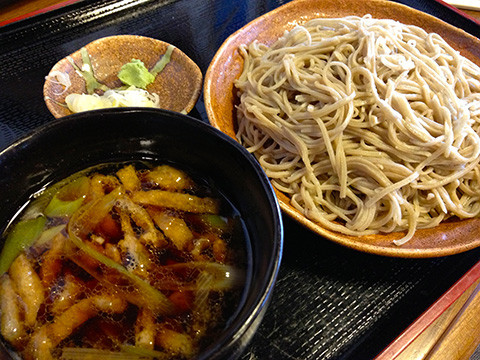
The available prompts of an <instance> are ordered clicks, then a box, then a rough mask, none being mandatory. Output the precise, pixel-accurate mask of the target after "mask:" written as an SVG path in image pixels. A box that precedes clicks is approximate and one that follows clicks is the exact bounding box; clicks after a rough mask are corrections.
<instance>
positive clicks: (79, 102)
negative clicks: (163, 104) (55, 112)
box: [65, 86, 159, 113]
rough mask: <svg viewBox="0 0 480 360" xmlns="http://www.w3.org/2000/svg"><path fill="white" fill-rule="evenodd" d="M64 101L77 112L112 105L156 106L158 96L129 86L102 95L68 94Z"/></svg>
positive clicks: (110, 106)
mask: <svg viewBox="0 0 480 360" xmlns="http://www.w3.org/2000/svg"><path fill="white" fill-rule="evenodd" d="M65 102H66V103H67V106H68V108H69V109H70V111H72V112H75V113H77V112H80V111H87V110H95V109H104V108H112V107H130V106H141V107H158V104H159V97H158V95H157V94H151V93H149V92H148V91H146V90H143V89H139V88H136V87H135V86H130V87H129V88H128V89H126V90H116V89H110V90H107V91H105V93H104V94H103V95H98V94H91V95H89V94H70V95H68V96H67V97H66V98H65Z"/></svg>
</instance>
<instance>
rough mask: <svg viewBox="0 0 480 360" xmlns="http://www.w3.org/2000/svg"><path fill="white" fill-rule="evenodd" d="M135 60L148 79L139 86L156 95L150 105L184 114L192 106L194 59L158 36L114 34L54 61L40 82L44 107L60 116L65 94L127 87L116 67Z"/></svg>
mask: <svg viewBox="0 0 480 360" xmlns="http://www.w3.org/2000/svg"><path fill="white" fill-rule="evenodd" d="M138 60H140V61H141V62H142V63H143V65H144V72H147V74H146V75H148V76H149V77H150V81H152V82H151V83H149V84H147V85H145V86H144V88H143V89H140V90H141V91H142V92H143V93H145V94H147V95H148V96H149V97H150V98H153V99H155V104H154V105H155V106H154V105H153V104H151V103H149V104H150V106H151V107H158V108H162V109H166V110H172V111H176V112H181V113H185V114H186V113H188V112H189V111H190V110H191V109H192V108H193V106H194V105H195V103H196V102H197V100H198V97H199V95H200V91H201V87H202V73H201V71H200V69H199V67H198V66H197V64H195V62H194V61H193V60H191V59H190V58H189V57H188V56H187V55H186V54H185V53H183V52H182V51H181V50H180V49H178V48H176V47H175V46H173V45H171V44H168V43H166V42H163V41H161V40H157V39H153V38H149V37H144V36H138V35H116V36H109V37H104V38H100V39H97V40H94V41H92V42H90V43H88V44H87V45H85V46H84V47H82V48H81V49H79V50H77V51H75V52H74V53H72V54H71V55H68V56H66V57H65V58H63V59H62V60H60V61H59V62H58V63H56V64H55V65H54V66H53V68H52V69H51V70H50V72H49V74H48V76H47V77H46V80H45V84H44V87H43V95H44V99H45V103H46V105H47V107H48V109H49V110H50V112H51V113H52V114H53V116H55V117H56V118H60V117H63V116H66V115H70V114H72V111H71V110H70V109H69V107H68V106H67V104H66V101H65V99H66V97H67V96H68V95H70V94H88V93H89V94H92V93H96V94H97V95H102V94H104V92H105V91H107V90H109V89H127V88H128V87H129V85H126V84H125V83H124V82H122V80H120V79H119V72H120V70H121V69H122V67H123V66H124V65H125V64H129V63H131V62H133V61H135V62H138ZM148 73H150V74H151V75H149V74H148ZM152 75H153V76H152ZM92 82H93V83H94V84H92ZM88 90H89V91H88ZM145 90H146V91H147V92H148V93H146V92H145ZM134 95H138V94H134ZM95 96H96V95H95ZM92 99H93V98H92ZM137 99H138V97H137ZM94 100H96V99H94ZM117 106H118V105H117ZM122 106H128V105H122ZM131 106H133V105H131ZM135 106H138V102H137V103H136V105H135ZM104 107H106V106H104ZM112 107H115V106H112ZM89 110H91V109H89ZM75 112H77V111H75Z"/></svg>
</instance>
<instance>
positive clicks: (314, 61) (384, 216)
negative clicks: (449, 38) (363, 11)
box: [235, 15, 480, 245]
mask: <svg viewBox="0 0 480 360" xmlns="http://www.w3.org/2000/svg"><path fill="white" fill-rule="evenodd" d="M239 51H240V53H241V54H242V56H243V58H244V67H243V72H242V74H241V76H240V78H239V79H238V80H237V81H236V82H235V86H236V88H237V89H238V96H239V99H240V103H239V105H238V111H237V118H238V131H237V138H238V140H239V141H240V142H241V143H242V144H243V145H244V146H245V147H246V148H247V149H248V150H249V151H250V152H252V153H254V154H255V156H256V157H257V158H258V160H259V162H260V164H261V165H262V167H263V168H264V169H265V171H266V173H267V175H268V176H269V177H270V178H271V180H272V183H273V185H274V186H275V187H276V188H277V189H278V190H279V191H281V192H283V193H285V194H286V195H287V196H288V197H289V198H290V202H291V205H292V206H294V207H295V208H296V209H297V210H298V211H300V212H302V213H303V214H304V215H305V216H306V217H307V218H309V219H310V220H312V221H314V222H317V223H318V224H320V225H321V226H323V227H325V228H327V229H330V230H333V231H336V232H340V233H343V234H347V235H354V236H362V235H370V234H375V233H391V232H397V231H402V232H404V233H405V235H404V236H403V237H402V235H400V236H399V239H396V240H395V241H394V242H395V243H396V244H397V245H402V244H404V243H405V242H407V241H408V240H410V239H411V238H412V237H413V235H414V233H415V230H416V229H421V228H431V227H435V226H436V225H438V224H439V223H440V222H441V221H444V220H446V219H448V218H450V217H454V216H455V217H457V218H460V219H467V218H473V217H478V216H480V165H479V161H480V67H479V66H477V65H476V64H475V63H473V62H472V61H470V60H469V59H467V58H465V57H463V56H462V55H461V54H460V53H459V52H458V51H456V50H454V49H453V48H452V47H451V46H450V45H449V44H448V43H447V42H446V41H445V40H443V39H442V38H441V37H440V36H439V35H438V34H434V33H430V34H429V33H427V32H425V31H424V30H423V29H421V28H419V27H416V26H411V25H405V24H401V23H399V22H397V21H394V20H389V19H373V18H372V17H371V16H369V15H367V16H364V17H362V18H361V17H355V16H350V17H345V18H336V19H328V18H318V19H313V20H311V21H308V22H307V23H306V24H304V25H301V26H300V25H298V26H296V27H295V28H294V29H293V30H291V31H289V32H286V33H285V34H284V36H282V37H281V38H279V39H278V40H277V41H276V42H275V43H273V44H272V45H271V46H266V45H264V44H260V43H258V42H257V41H254V42H252V43H251V44H249V45H248V46H247V45H245V46H242V47H240V49H239Z"/></svg>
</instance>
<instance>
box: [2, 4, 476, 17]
mask: <svg viewBox="0 0 480 360" xmlns="http://www.w3.org/2000/svg"><path fill="white" fill-rule="evenodd" d="M69 2H71V1H66V0H61V1H60V0H10V1H3V2H2V3H0V22H3V21H6V20H11V19H15V18H17V17H21V16H25V15H26V14H29V13H32V12H36V11H39V10H42V9H45V8H48V7H51V6H61V5H62V4H64V3H65V4H68V3H69ZM462 11H463V12H465V13H466V14H468V15H470V16H472V17H474V18H475V19H478V20H480V11H472V10H462Z"/></svg>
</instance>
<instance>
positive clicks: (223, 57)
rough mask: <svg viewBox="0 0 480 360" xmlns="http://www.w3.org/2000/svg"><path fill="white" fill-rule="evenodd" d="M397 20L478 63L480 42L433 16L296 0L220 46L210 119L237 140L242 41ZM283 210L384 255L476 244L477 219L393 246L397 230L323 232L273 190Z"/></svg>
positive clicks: (364, 4)
mask: <svg viewBox="0 0 480 360" xmlns="http://www.w3.org/2000/svg"><path fill="white" fill-rule="evenodd" d="M366 14H371V15H372V16H373V17H374V18H386V19H394V20H398V21H400V22H402V23H405V24H412V25H417V26H420V27H422V28H424V29H425V30H426V31H428V32H436V33H438V34H439V35H441V36H442V37H443V38H444V39H445V40H447V41H448V42H449V43H450V45H451V46H453V47H454V48H455V49H457V50H459V51H460V52H461V53H462V54H463V55H464V56H466V57H467V58H469V59H471V60H472V61H474V62H475V63H476V64H479V65H480V40H478V39H477V38H475V37H473V36H471V35H469V34H467V33H466V32H464V31H463V30H460V29H457V28H455V27H453V26H451V25H449V24H447V23H445V22H443V21H441V20H439V19H437V18H435V17H433V16H430V15H427V14H425V13H423V12H420V11H417V10H414V9H412V8H409V7H407V6H404V5H401V4H398V3H395V2H390V1H384V0H368V1H358V0H296V1H292V2H290V3H287V4H286V5H283V6H281V7H279V8H277V9H275V10H273V11H271V12H269V13H267V14H265V15H263V16H261V17H259V18H257V19H255V20H254V21H252V22H250V23H249V24H247V25H246V26H245V27H243V28H242V29H240V30H238V31H237V32H235V33H234V34H232V35H231V36H230V37H229V38H228V39H227V40H226V41H225V42H224V43H223V45H222V46H221V47H220V49H219V50H218V52H217V54H216V55H215V57H214V58H213V60H212V62H211V64H210V67H209V68H208V71H207V73H206V75H205V84H204V100H205V106H206V110H207V114H208V118H209V120H210V123H211V124H212V125H213V126H214V127H216V128H218V129H220V130H221V131H223V132H224V133H226V134H228V135H229V136H231V137H233V138H235V126H236V125H235V124H236V121H235V120H234V119H235V103H236V101H237V99H236V97H235V94H234V89H233V82H234V80H235V79H236V78H238V77H239V75H240V73H241V71H242V68H243V59H242V57H241V56H240V54H239V53H238V50H237V49H238V47H239V45H241V44H249V43H250V42H252V41H253V40H255V39H256V40H258V41H259V42H261V43H264V44H267V45H269V44H272V43H273V42H274V41H275V40H277V39H278V38H279V37H280V36H281V35H283V33H284V31H285V30H290V29H292V28H293V27H294V26H295V25H296V24H302V23H305V22H306V21H308V20H310V19H313V18H317V17H330V18H332V17H343V16H349V15H357V16H363V15H366ZM276 193H277V196H278V199H279V202H280V206H281V208H282V209H283V211H284V212H285V213H287V214H288V215H289V216H291V217H292V218H293V219H295V220H297V221H298V222H299V223H301V224H303V225H305V226H306V227H307V228H309V229H311V230H312V231H314V232H316V233H318V234H319V235H321V236H323V237H325V238H327V239H330V240H332V241H335V242H337V243H339V244H341V245H344V246H347V247H350V248H353V249H356V250H360V251H364V252H369V253H375V254H380V255H387V256H397V257H416V258H420V257H434V256H444V255H451V254H456V253H460V252H463V251H467V250H470V249H473V248H475V247H477V246H480V219H473V220H451V221H448V222H445V223H442V224H441V225H439V226H438V227H436V228H433V229H426V230H417V232H416V234H415V236H414V238H413V239H411V240H410V241H409V242H407V243H406V244H404V245H402V246H400V247H399V246H397V245H395V244H393V242H392V241H393V240H394V239H399V238H401V237H402V236H403V234H401V233H391V234H385V235H384V234H379V235H370V236H358V237H355V236H346V235H343V234H339V233H336V232H332V231H330V230H327V229H325V228H323V227H321V226H320V225H318V224H316V223H314V222H312V221H310V220H308V219H307V218H305V217H304V216H303V215H302V214H301V213H300V212H299V211H298V210H296V209H295V208H293V207H292V206H291V205H290V203H289V198H288V197H287V196H285V195H284V194H282V193H280V192H279V191H277V192H276Z"/></svg>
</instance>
